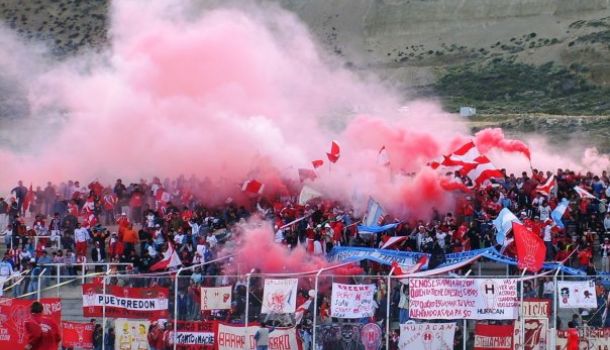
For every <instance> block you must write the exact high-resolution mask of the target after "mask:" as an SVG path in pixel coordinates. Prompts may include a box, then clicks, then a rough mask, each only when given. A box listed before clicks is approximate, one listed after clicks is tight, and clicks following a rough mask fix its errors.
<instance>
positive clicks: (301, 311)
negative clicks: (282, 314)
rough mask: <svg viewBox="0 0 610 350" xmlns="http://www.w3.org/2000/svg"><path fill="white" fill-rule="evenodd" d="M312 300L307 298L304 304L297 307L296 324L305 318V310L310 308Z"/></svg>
mask: <svg viewBox="0 0 610 350" xmlns="http://www.w3.org/2000/svg"><path fill="white" fill-rule="evenodd" d="M311 300H312V299H307V300H305V302H303V304H301V305H299V306H297V309H296V311H295V312H294V320H295V323H296V324H300V323H301V321H302V320H303V316H304V315H305V312H307V310H308V309H309V306H310V305H311Z"/></svg>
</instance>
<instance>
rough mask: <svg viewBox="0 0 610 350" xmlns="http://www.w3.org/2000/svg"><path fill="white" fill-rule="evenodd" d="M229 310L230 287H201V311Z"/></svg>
mask: <svg viewBox="0 0 610 350" xmlns="http://www.w3.org/2000/svg"><path fill="white" fill-rule="evenodd" d="M230 308H231V286H225V287H201V310H228V309H230Z"/></svg>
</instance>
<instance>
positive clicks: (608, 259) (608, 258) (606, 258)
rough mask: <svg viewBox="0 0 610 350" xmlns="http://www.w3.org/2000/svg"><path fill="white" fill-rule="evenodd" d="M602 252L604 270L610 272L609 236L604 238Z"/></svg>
mask: <svg viewBox="0 0 610 350" xmlns="http://www.w3.org/2000/svg"><path fill="white" fill-rule="evenodd" d="M600 253H601V256H602V272H610V241H609V239H608V237H606V238H604V243H603V244H602V245H601V247H600Z"/></svg>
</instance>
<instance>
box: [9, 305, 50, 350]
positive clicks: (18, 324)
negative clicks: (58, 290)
mask: <svg viewBox="0 0 610 350" xmlns="http://www.w3.org/2000/svg"><path fill="white" fill-rule="evenodd" d="M32 302H33V301H32V300H25V299H5V298H0V317H2V318H0V320H1V321H0V348H2V349H23V348H24V347H25V344H26V341H27V333H26V330H25V323H26V321H28V320H29V319H31V318H32V314H31V312H30V306H31V305H32ZM40 302H41V303H42V306H43V315H44V316H46V317H49V318H51V319H53V321H55V323H56V324H57V327H59V325H60V322H61V299H59V298H43V299H40Z"/></svg>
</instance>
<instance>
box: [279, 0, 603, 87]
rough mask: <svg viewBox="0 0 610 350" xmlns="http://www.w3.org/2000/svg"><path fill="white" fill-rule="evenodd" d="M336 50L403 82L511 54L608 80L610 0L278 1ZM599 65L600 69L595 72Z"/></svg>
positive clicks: (430, 79) (419, 81)
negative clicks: (583, 70)
mask: <svg viewBox="0 0 610 350" xmlns="http://www.w3.org/2000/svg"><path fill="white" fill-rule="evenodd" d="M281 4H282V6H284V7H285V8H287V9H289V10H291V11H294V12H296V13H297V14H298V15H299V17H300V18H302V19H303V20H304V21H305V22H306V23H307V24H309V26H310V27H311V29H312V30H313V32H315V33H316V34H317V36H318V37H319V38H320V40H321V41H322V42H323V43H324V44H325V45H326V46H327V47H329V48H330V49H331V50H332V51H334V52H335V53H337V54H339V55H342V56H344V57H345V59H346V60H347V61H349V62H352V63H353V64H354V65H355V66H356V67H358V68H361V69H367V70H370V69H372V70H375V71H378V72H379V73H380V74H382V75H383V76H386V77H388V78H391V79H394V80H398V81H400V82H401V83H404V84H407V85H409V86H421V85H429V84H433V83H434V82H435V81H436V80H437V78H438V76H439V75H442V73H443V71H442V69H440V70H439V68H443V67H447V66H453V65H459V64H465V63H472V62H481V61H482V62H485V61H486V60H492V59H494V58H498V57H500V58H504V57H509V56H515V58H516V60H517V61H518V62H523V63H529V64H535V65H539V64H544V63H547V62H549V61H554V62H556V63H558V64H563V65H567V66H569V65H570V64H572V63H578V64H583V65H587V66H588V67H589V69H590V70H591V71H592V72H595V73H592V74H591V78H592V79H593V80H594V81H595V82H597V83H600V84H609V83H610V66H609V64H610V61H609V60H608V58H610V54H609V45H610V36H609V35H608V34H609V29H610V22H609V21H608V19H609V17H610V1H609V0H578V1H574V0H505V1H501V0H468V1H463V0H350V1H348V0H326V1H317V0H310V1H307V0H282V1H281ZM597 72H601V73H602V74H596V73H597Z"/></svg>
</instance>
